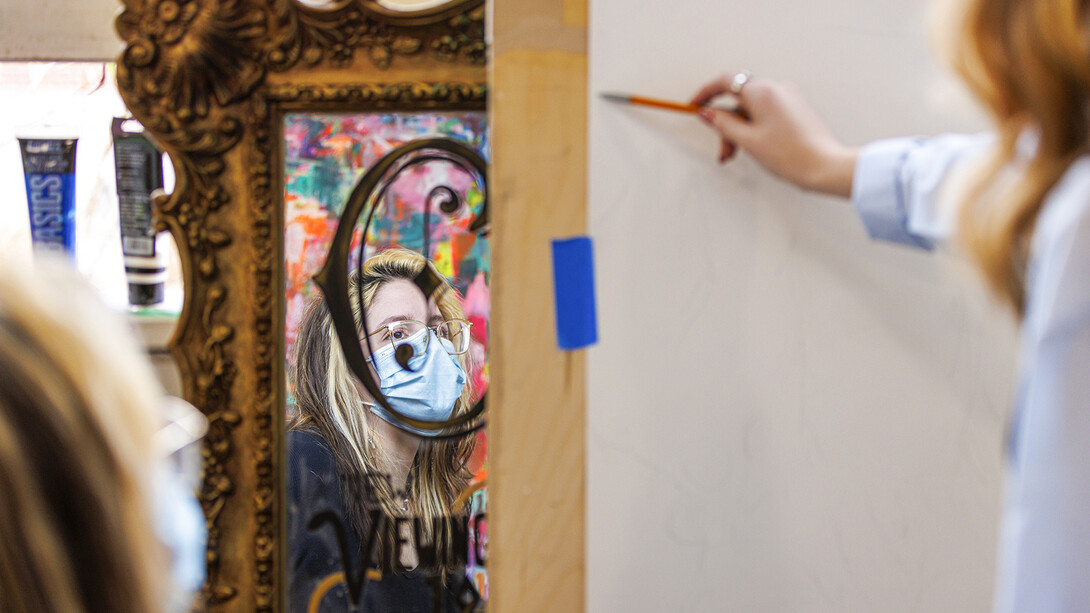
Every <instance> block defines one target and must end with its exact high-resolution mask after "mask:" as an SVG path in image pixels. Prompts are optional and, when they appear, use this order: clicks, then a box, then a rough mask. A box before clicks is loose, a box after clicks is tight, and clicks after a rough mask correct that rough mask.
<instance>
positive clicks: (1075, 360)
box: [996, 159, 1090, 613]
mask: <svg viewBox="0 0 1090 613" xmlns="http://www.w3.org/2000/svg"><path fill="white" fill-rule="evenodd" d="M1088 211H1090V159H1080V160H1078V161H1077V162H1076V163H1074V164H1072V166H1071V168H1069V169H1068V172H1067V173H1066V174H1065V176H1064V178H1063V179H1061V181H1060V182H1059V183H1058V184H1057V185H1056V186H1055V187H1054V188H1053V189H1052V191H1051V192H1050V193H1049V195H1048V197H1047V198H1046V200H1045V203H1044V208H1043V209H1042V212H1041V214H1040V216H1039V217H1038V220H1037V226H1036V230H1035V232H1034V237H1033V245H1032V249H1031V261H1030V268H1029V270H1028V273H1027V279H1026V281H1027V290H1028V293H1027V302H1026V316H1025V319H1024V321H1023V323H1022V330H1021V334H1022V337H1021V352H1022V355H1021V372H1020V376H1019V393H1018V404H1017V406H1016V407H1015V411H1016V413H1015V415H1014V419H1013V420H1012V431H1011V446H1010V452H1009V454H1008V457H1009V462H1010V470H1009V473H1008V482H1007V492H1006V494H1007V503H1006V513H1005V515H1004V518H1003V532H1002V541H1001V543H1000V552H1001V556H1002V557H1001V561H1000V569H999V577H998V579H999V585H998V603H997V607H996V610H997V611H1000V612H1001V613H1013V612H1016V611H1017V612H1021V611H1040V612H1042V613H1060V612H1065V613H1066V612H1069V611H1070V612H1074V611H1090V213H1088Z"/></svg>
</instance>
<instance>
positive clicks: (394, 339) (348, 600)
mask: <svg viewBox="0 0 1090 613" xmlns="http://www.w3.org/2000/svg"><path fill="white" fill-rule="evenodd" d="M435 137H442V138H449V139H454V140H457V141H458V142H461V143H464V144H465V145H467V146H468V147H469V148H471V149H472V150H473V151H476V152H478V153H479V154H481V155H484V154H486V153H487V144H488V140H487V130H486V123H485V115H484V113H481V112H468V113H386V114H382V113H371V114H363V115H335V114H325V115H320V114H293V115H288V116H286V117H285V120H284V152H285V155H284V160H285V166H284V179H285V181H284V183H285V193H284V212H285V215H284V220H285V239H284V257H285V271H286V278H285V309H284V312H285V322H284V323H285V347H286V352H285V355H286V359H287V364H286V369H285V372H286V373H287V379H288V380H287V395H286V396H287V398H288V407H287V411H286V417H287V420H288V421H287V423H288V435H287V444H286V448H287V453H288V458H287V459H288V462H287V466H288V471H289V472H288V475H287V501H288V508H287V511H288V568H289V608H290V610H292V611H356V610H359V611H463V610H467V607H468V608H469V610H482V609H483V607H484V603H485V601H486V599H487V571H486V568H485V564H486V557H485V555H484V553H485V552H484V541H485V538H486V536H485V535H486V533H487V526H486V523H485V522H486V516H485V513H486V504H487V490H486V488H485V487H484V480H485V477H486V475H487V464H486V461H485V452H486V448H487V441H486V439H485V435H484V430H483V429H481V428H479V426H480V425H481V423H479V422H480V420H476V421H470V422H469V423H468V424H466V425H464V426H463V425H459V426H458V427H455V426H453V424H454V423H455V422H456V421H457V420H458V419H459V418H460V417H465V416H467V415H469V414H471V410H472V409H473V408H474V407H475V406H476V403H477V402H478V400H479V399H480V398H481V397H482V396H483V395H484V393H485V392H486V390H487V385H488V368H487V340H488V338H487V331H488V310H489V306H488V305H489V295H488V284H489V279H490V255H489V248H488V247H489V245H488V238H487V233H486V231H481V230H480V229H479V228H478V227H476V226H474V221H475V220H477V219H478V218H479V217H480V216H481V214H482V213H483V209H484V206H485V205H484V198H483V187H484V186H483V185H482V184H481V182H480V181H478V180H477V179H476V178H475V177H474V176H472V173H468V172H466V170H465V168H464V167H461V166H460V165H459V164H457V163H453V162H451V161H449V160H445V159H442V158H441V156H439V157H435V158H434V159H432V157H429V158H428V159H427V160H424V161H423V163H418V162H420V161H419V160H418V161H417V162H414V163H411V164H400V165H395V166H394V167H393V168H394V170H392V171H390V172H389V173H387V175H386V176H384V178H383V181H382V184H381V185H382V188H381V189H378V190H375V193H374V194H369V195H367V198H368V206H367V207H366V208H367V211H366V213H365V214H364V215H363V216H361V218H360V219H355V218H351V216H352V215H353V213H352V209H351V207H349V209H348V211H349V212H348V213H347V215H348V218H347V219H346V218H345V215H346V213H345V210H346V203H347V202H348V201H349V199H350V197H351V198H355V197H356V196H357V194H356V193H354V192H353V190H357V192H358V185H359V183H360V178H361V176H363V175H364V174H365V173H367V172H368V170H369V169H372V168H376V167H377V168H383V165H384V164H385V163H386V162H388V161H389V160H388V158H387V156H391V155H396V154H397V152H398V151H400V150H401V149H399V146H401V145H404V144H406V143H411V142H414V141H417V140H419V139H424V138H427V139H432V138H435ZM425 157H427V156H425ZM433 157H434V156H433ZM372 174H373V173H372ZM363 217H365V218H366V219H364V218H363ZM345 223H350V224H352V226H351V227H352V234H351V235H350V238H351V248H350V249H347V250H342V251H344V252H346V253H347V254H349V255H347V259H348V260H349V262H348V264H349V265H348V266H347V270H349V271H351V272H350V273H348V274H347V279H344V282H343V283H342V284H341V286H342V287H343V290H342V291H343V294H344V295H342V296H333V295H331V296H328V297H327V296H326V295H325V294H324V292H323V291H322V289H321V288H319V287H318V286H317V284H316V283H315V282H314V281H313V277H314V275H315V274H316V273H318V271H319V270H320V269H322V267H323V265H325V264H326V262H327V260H328V259H329V258H330V257H333V256H332V253H333V252H334V251H337V249H336V245H335V244H334V241H335V238H336V237H337V230H338V228H339V227H340V225H341V224H345ZM323 286H324V287H326V288H327V290H328V289H330V284H328V283H323ZM331 292H332V290H331ZM338 300H345V301H346V302H345V303H344V304H347V305H350V312H351V321H352V323H351V328H352V330H351V332H352V335H351V337H350V338H349V339H348V340H347V342H348V343H350V344H354V345H355V347H354V348H353V349H359V350H361V351H362V355H363V358H364V361H365V364H366V366H365V369H366V370H365V373H366V375H368V376H369V377H370V378H371V380H372V381H373V383H374V386H373V387H371V388H370V389H375V390H377V391H378V392H379V394H377V395H376V394H373V393H371V392H370V391H369V386H368V385H367V382H366V381H364V380H362V378H361V377H360V376H358V375H357V373H359V372H360V371H359V370H356V372H353V368H352V366H351V363H350V362H351V360H350V359H346V353H347V354H348V355H349V356H351V354H352V351H347V352H346V351H345V348H344V346H342V343H344V342H346V341H345V334H344V333H343V330H341V333H340V334H338V327H337V325H336V321H335V320H336V319H337V316H336V313H337V310H336V308H333V309H331V306H330V305H331V304H332V305H333V306H334V307H336V306H337V304H338V302H337V301H338ZM346 308H348V307H346ZM362 363H364V362H361V364H362ZM376 396H377V397H376ZM444 422H449V424H445V423H444Z"/></svg>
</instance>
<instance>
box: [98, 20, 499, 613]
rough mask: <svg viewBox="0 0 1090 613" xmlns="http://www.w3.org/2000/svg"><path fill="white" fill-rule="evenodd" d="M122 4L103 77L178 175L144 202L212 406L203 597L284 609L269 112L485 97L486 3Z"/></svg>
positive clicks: (188, 360) (456, 103)
mask: <svg viewBox="0 0 1090 613" xmlns="http://www.w3.org/2000/svg"><path fill="white" fill-rule="evenodd" d="M123 3H124V10H123V12H122V13H121V14H120V15H119V17H118V18H117V21H116V28H117V31H118V33H119V34H120V36H121V38H122V39H123V40H124V43H125V50H124V51H123V52H122V54H121V56H120V58H119V59H118V64H117V80H118V88H119V90H120V91H121V94H122V97H123V98H124V100H125V103H126V104H127V106H128V107H129V109H130V110H131V111H132V113H133V115H134V116H135V118H136V119H138V120H139V121H140V122H141V123H143V124H144V126H145V128H146V129H147V130H148V132H149V133H151V134H152V135H153V136H154V137H155V138H156V139H157V140H158V141H159V143H160V144H161V145H162V147H163V148H164V149H165V150H166V151H167V152H168V153H169V154H170V157H171V159H172V161H173V164H174V168H175V174H176V177H177V180H176V184H175V190H174V192H173V193H172V194H170V195H168V196H162V197H160V198H158V199H156V202H155V206H156V214H157V224H158V226H159V228H160V229H161V230H169V231H170V232H171V234H173V236H174V238H175V240H176V242H177V244H178V248H179V252H180V255H181V259H182V262H183V278H184V282H185V304H184V306H183V312H182V317H181V321H180V322H179V327H178V330H177V331H176V332H175V337H174V339H173V340H172V342H171V349H172V352H173V354H174V356H175V358H176V360H177V362H178V364H179V369H180V371H181V374H182V380H183V387H184V394H185V395H186V396H187V398H188V399H189V400H191V401H192V402H193V403H194V404H195V405H197V406H198V407H200V408H201V410H202V411H204V412H205V413H206V414H207V415H208V416H209V418H210V421H211V428H210V430H209V433H208V435H207V437H206V441H205V447H204V459H203V472H202V476H203V485H202V489H201V492H200V498H201V502H202V505H203V507H204V511H205V514H206V517H207V527H208V552H207V571H208V573H207V582H206V584H205V586H204V589H203V593H202V598H203V603H204V606H205V607H207V608H209V609H212V610H225V611H251V610H253V611H278V610H282V606H281V605H282V603H281V602H280V593H281V592H282V590H281V589H280V585H279V581H280V580H281V579H280V578H281V576H282V575H283V573H284V570H285V569H284V568H283V565H284V562H283V560H284V557H283V554H282V553H281V551H280V548H281V543H280V542H279V534H280V533H281V525H280V522H282V521H283V517H282V515H283V512H282V510H281V508H280V507H281V504H282V503H281V500H282V492H281V491H280V488H281V485H280V484H281V481H282V479H281V477H280V471H281V469H282V467H281V462H282V460H281V459H280V455H281V446H282V442H281V438H282V429H283V419H282V410H283V409H282V406H281V403H282V401H283V397H282V385H283V383H282V380H281V377H282V375H283V372H282V368H283V367H282V364H283V355H282V353H283V341H282V338H281V336H282V331H283V326H282V322H281V321H279V320H278V319H277V317H278V316H279V309H280V308H281V306H280V294H282V292H280V279H281V278H282V276H283V275H282V268H281V267H282V266H283V264H282V262H281V261H280V260H279V259H278V258H279V257H280V255H279V253H280V251H279V250H280V247H279V245H280V241H281V237H280V235H279V234H278V233H279V232H282V226H283V224H282V219H281V218H280V209H279V208H278V206H279V202H280V198H281V186H280V185H279V184H278V181H279V179H280V169H279V167H278V164H279V163H280V158H279V153H278V152H279V149H278V148H279V147H280V146H281V143H280V139H281V134H280V132H279V121H280V117H281V113H282V112H283V111H284V109H289V108H290V109H292V110H307V109H309V108H314V109H319V108H320V109H322V110H338V109H340V110H344V111H361V110H380V109H385V110H423V109H467V108H477V109H483V108H484V103H485V96H486V87H485V85H484V80H485V77H484V61H485V55H486V54H485V42H484V8H483V7H484V2H483V0H452V1H450V2H447V3H446V4H444V5H442V6H440V7H438V8H435V9H429V10H427V11H418V12H411V13H405V14H404V15H399V14H397V13H396V12H391V11H389V10H386V9H383V8H382V7H380V6H379V5H377V4H376V3H375V2H373V1H372V0H342V1H341V2H339V3H338V4H337V5H336V6H335V7H334V8H333V9H331V10H326V11H322V10H319V9H315V8H307V7H304V6H302V5H300V4H298V3H297V2H295V0H123ZM273 74H275V75H276V79H272V78H271V76H270V75H273ZM430 75H433V76H434V78H431V76H430ZM334 83H335V84H334Z"/></svg>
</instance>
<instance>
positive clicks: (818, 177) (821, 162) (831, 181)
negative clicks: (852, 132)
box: [796, 144, 859, 198]
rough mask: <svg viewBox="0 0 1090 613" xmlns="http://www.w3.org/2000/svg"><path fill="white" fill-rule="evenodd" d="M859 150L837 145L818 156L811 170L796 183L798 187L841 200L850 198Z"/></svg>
mask: <svg viewBox="0 0 1090 613" xmlns="http://www.w3.org/2000/svg"><path fill="white" fill-rule="evenodd" d="M858 160H859V148H858V147H848V146H845V145H839V144H838V145H837V147H835V148H833V149H831V150H830V151H828V152H826V153H824V154H822V155H821V156H819V159H817V160H815V161H814V163H813V164H812V168H811V169H810V170H809V171H807V172H806V173H804V174H803V176H801V177H800V178H799V180H798V181H797V182H796V183H797V184H798V186H799V187H801V188H803V189H805V190H808V191H812V192H817V193H819V194H827V195H830V196H839V197H841V198H851V195H852V181H853V178H854V177H855V164H856V162H857V161H858Z"/></svg>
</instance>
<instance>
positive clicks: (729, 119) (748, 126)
mask: <svg viewBox="0 0 1090 613" xmlns="http://www.w3.org/2000/svg"><path fill="white" fill-rule="evenodd" d="M602 97H603V98H606V99H607V100H613V101H617V102H622V103H625V104H636V105H640V106H646V107H651V108H660V109H665V110H671V111H677V112H682V113H695V114H696V115H698V116H699V117H700V119H701V121H703V122H704V123H706V124H708V125H709V126H711V127H712V128H713V129H714V130H715V131H716V132H717V133H718V135H719V137H720V141H721V146H720V150H719V161H720V162H721V163H722V162H726V161H728V160H730V159H731V158H733V157H734V155H735V153H736V152H737V150H738V149H742V150H744V151H745V152H746V153H748V154H749V155H750V156H751V157H752V158H753V159H754V160H756V161H757V163H759V164H760V165H761V166H763V167H764V168H765V169H766V170H768V171H769V172H771V173H773V174H775V175H777V176H779V177H781V178H783V179H786V180H787V181H790V182H791V183H794V184H795V185H797V186H799V187H801V188H803V189H807V190H812V191H817V192H822V193H826V194H834V195H840V196H845V197H846V196H848V195H849V194H850V193H851V184H852V175H853V173H854V170H855V160H856V157H857V155H858V151H857V149H855V148H853V147H847V146H845V145H844V144H842V143H841V142H840V141H839V140H837V138H836V137H835V136H834V135H833V133H832V131H831V130H830V129H829V128H828V126H827V125H826V124H825V122H824V121H823V120H822V119H821V117H820V116H819V115H818V114H817V112H816V111H814V109H813V108H812V107H811V106H810V104H809V103H808V102H807V101H806V99H805V98H803V97H802V95H801V94H799V92H798V91H797V90H796V89H795V88H794V87H792V86H791V85H788V84H785V83H775V82H772V81H768V80H766V79H760V80H756V81H754V80H753V78H752V77H751V76H750V74H749V73H747V72H740V73H736V74H733V75H730V74H728V75H726V76H723V77H720V78H718V79H715V80H714V81H711V82H710V83H708V84H707V85H705V86H704V87H703V88H701V89H700V91H699V92H697V94H696V95H695V96H693V98H692V100H690V101H689V102H687V103H681V102H671V101H668V100H659V99H656V98H649V97H646V96H632V95H623V94H602Z"/></svg>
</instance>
